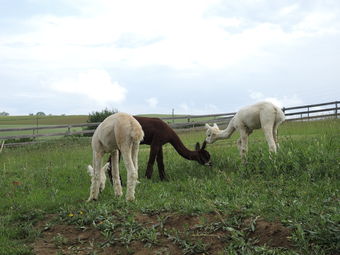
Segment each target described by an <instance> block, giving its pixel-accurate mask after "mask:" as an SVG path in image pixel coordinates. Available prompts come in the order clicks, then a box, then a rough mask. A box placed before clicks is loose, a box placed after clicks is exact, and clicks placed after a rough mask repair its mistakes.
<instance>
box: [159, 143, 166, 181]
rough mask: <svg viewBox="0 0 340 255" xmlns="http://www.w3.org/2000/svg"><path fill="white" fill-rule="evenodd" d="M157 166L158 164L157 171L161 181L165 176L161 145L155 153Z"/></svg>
mask: <svg viewBox="0 0 340 255" xmlns="http://www.w3.org/2000/svg"><path fill="white" fill-rule="evenodd" d="M157 166H158V173H159V178H160V179H161V181H163V180H164V179H165V178H166V176H165V171H164V162H163V149H162V147H161V148H160V149H159V151H158V153H157Z"/></svg>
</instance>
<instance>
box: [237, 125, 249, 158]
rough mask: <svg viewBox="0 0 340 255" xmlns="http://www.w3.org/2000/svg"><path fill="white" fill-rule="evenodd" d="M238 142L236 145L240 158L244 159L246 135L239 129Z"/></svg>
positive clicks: (246, 147)
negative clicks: (237, 145)
mask: <svg viewBox="0 0 340 255" xmlns="http://www.w3.org/2000/svg"><path fill="white" fill-rule="evenodd" d="M239 141H240V142H239ZM239 141H238V143H240V145H239V150H240V155H241V158H244V157H245V155H246V154H247V152H248V133H247V131H246V130H245V129H240V138H239Z"/></svg>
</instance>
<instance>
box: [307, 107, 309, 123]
mask: <svg viewBox="0 0 340 255" xmlns="http://www.w3.org/2000/svg"><path fill="white" fill-rule="evenodd" d="M307 119H308V121H309V106H308V107H307Z"/></svg>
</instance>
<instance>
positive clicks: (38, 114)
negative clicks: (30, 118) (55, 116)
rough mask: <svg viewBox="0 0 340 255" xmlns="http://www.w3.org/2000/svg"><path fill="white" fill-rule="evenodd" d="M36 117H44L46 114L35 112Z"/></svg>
mask: <svg viewBox="0 0 340 255" xmlns="http://www.w3.org/2000/svg"><path fill="white" fill-rule="evenodd" d="M36 115H37V116H46V114H45V113H44V112H37V114H36Z"/></svg>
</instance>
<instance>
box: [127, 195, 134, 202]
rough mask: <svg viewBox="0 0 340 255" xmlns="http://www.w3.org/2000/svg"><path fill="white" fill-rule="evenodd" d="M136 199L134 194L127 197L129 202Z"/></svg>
mask: <svg viewBox="0 0 340 255" xmlns="http://www.w3.org/2000/svg"><path fill="white" fill-rule="evenodd" d="M134 200H135V197H134V196H133V197H126V201H129V202H131V201H134Z"/></svg>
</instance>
